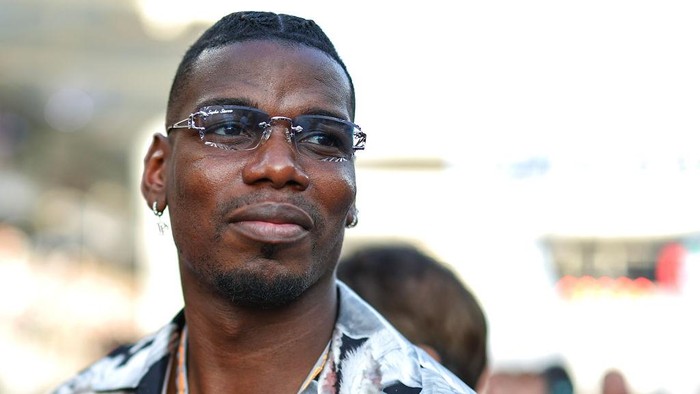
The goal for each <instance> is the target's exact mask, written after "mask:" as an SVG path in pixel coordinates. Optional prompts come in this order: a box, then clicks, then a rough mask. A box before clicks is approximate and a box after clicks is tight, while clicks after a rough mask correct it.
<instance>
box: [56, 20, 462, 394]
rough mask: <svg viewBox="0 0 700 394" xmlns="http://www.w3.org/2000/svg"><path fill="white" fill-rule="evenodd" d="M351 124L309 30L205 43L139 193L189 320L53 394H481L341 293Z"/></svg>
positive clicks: (230, 23)
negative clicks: (161, 236) (171, 252)
mask: <svg viewBox="0 0 700 394" xmlns="http://www.w3.org/2000/svg"><path fill="white" fill-rule="evenodd" d="M354 112H355V94H354V87H353V84H352V80H351V78H350V75H349V73H348V71H347V69H346V67H345V65H344V63H343V62H342V61H341V59H340V57H339V55H338V54H337V52H336V50H335V48H334V46H333V44H332V43H331V41H330V40H329V39H328V37H327V36H326V35H325V33H324V32H323V31H322V30H321V28H320V27H319V26H318V25H317V24H316V23H315V22H313V21H311V20H306V19H303V18H299V17H296V16H290V15H283V14H274V13H268V12H238V13H233V14H230V15H227V16H225V17H224V18H222V19H221V20H219V21H218V22H217V23H215V24H214V25H213V26H212V27H210V28H209V29H208V30H207V31H205V32H204V33H203V34H202V35H201V36H200V38H199V39H198V40H197V41H196V42H195V43H194V44H193V45H192V46H191V47H190V49H189V50H188V51H187V52H186V54H185V55H184V57H183V59H182V62H181V63H180V66H179V68H178V71H177V73H176V76H175V79H174V82H173V85H172V88H171V93H170V99H169V102H168V108H167V115H166V117H167V119H166V130H167V136H166V135H162V134H156V135H155V136H154V137H153V140H152V143H151V146H150V148H149V150H148V152H147V154H146V158H145V161H144V164H145V165H144V171H143V177H142V184H141V190H142V194H143V196H144V198H145V200H146V203H147V205H148V207H149V209H152V210H153V213H154V214H155V216H156V217H157V219H156V220H158V219H160V216H161V215H162V214H163V211H164V210H165V209H166V207H168V212H169V217H170V223H171V227H172V229H171V231H172V236H173V238H174V241H175V245H176V248H177V253H178V260H179V261H178V263H179V269H180V277H181V285H182V290H183V296H184V300H185V307H184V309H183V310H182V311H181V313H179V314H178V315H177V316H176V317H175V318H174V319H173V320H172V322H170V323H169V324H168V325H166V326H165V327H163V328H162V329H161V330H160V331H157V332H155V333H154V334H152V335H150V336H148V337H146V338H143V339H142V340H140V341H139V342H137V343H136V344H134V345H133V346H128V345H127V346H124V347H120V348H118V349H116V350H114V351H113V352H112V353H110V354H109V355H108V356H107V357H105V358H103V359H101V360H99V361H97V362H96V363H95V364H93V365H92V366H90V367H88V368H87V369H85V370H84V371H82V372H81V373H79V374H78V375H77V376H75V377H73V378H72V379H70V380H68V381H67V382H66V383H65V384H63V385H61V386H60V387H58V389H57V390H56V393H58V394H65V393H88V392H138V393H145V392H148V393H166V392H167V393H175V392H177V393H187V392H189V390H191V391H192V392H196V393H224V392H236V393H261V392H265V393H297V392H298V393H336V392H339V393H360V392H362V393H370V392H371V393H375V392H376V393H378V392H391V393H415V392H420V391H424V392H429V393H473V391H472V390H471V389H470V388H469V387H467V385H466V384H464V383H463V382H462V381H461V380H459V378H457V377H456V376H455V375H454V374H453V373H451V372H450V371H449V370H448V369H446V368H445V367H444V366H442V365H441V364H439V363H438V362H436V361H435V360H433V359H431V358H430V357H429V356H428V355H427V354H426V353H425V352H423V351H421V350H420V349H419V348H418V347H416V346H414V345H412V344H411V343H409V342H408V341H406V339H405V338H404V337H403V336H401V335H400V334H399V333H398V332H397V331H396V330H395V329H394V328H393V327H392V326H391V325H389V324H388V323H387V322H386V321H385V320H384V319H382V318H380V316H379V315H378V313H377V312H376V311H374V309H372V308H371V307H370V306H368V305H367V304H366V303H364V302H363V301H361V300H360V299H359V298H358V297H357V295H356V294H355V293H354V292H352V291H351V290H349V289H348V288H347V286H346V285H344V284H343V283H341V282H339V281H337V279H336V267H337V264H338V259H339V256H340V252H341V248H342V245H343V240H344V235H345V229H346V228H349V227H353V226H354V225H355V224H356V222H357V211H356V210H355V195H356V186H357V185H356V180H355V164H354V157H355V156H354V154H355V151H356V150H359V149H363V148H364V142H365V134H364V133H363V132H362V131H361V130H360V128H359V126H357V125H356V124H354V123H353V119H354V115H355V114H354ZM158 225H159V228H160V229H161V230H162V231H164V230H165V227H166V226H165V224H164V223H162V222H158Z"/></svg>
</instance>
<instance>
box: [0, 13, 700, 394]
mask: <svg viewBox="0 0 700 394" xmlns="http://www.w3.org/2000/svg"><path fill="white" fill-rule="evenodd" d="M243 9H261V10H272V11H277V12H286V13H292V14H299V15H301V16H305V17H309V18H312V19H315V20H316V21H317V22H318V23H319V24H320V25H321V26H322V27H323V28H324V29H325V30H326V32H327V33H328V35H329V36H330V37H331V39H332V40H333V41H334V42H335V44H336V46H337V49H338V51H339V53H340V54H341V56H342V57H343V59H344V60H345V62H346V64H347V66H348V69H349V70H350V73H351V74H352V75H353V78H354V81H355V85H356V87H357V100H358V106H357V116H356V119H355V120H356V122H357V123H358V124H360V125H362V127H363V129H364V130H365V131H366V132H367V133H368V136H369V138H368V148H367V151H365V152H361V153H360V154H359V155H358V159H357V168H358V171H357V177H358V186H359V195H358V204H357V205H358V208H359V211H360V222H359V225H358V226H357V227H356V228H355V229H352V230H349V231H348V233H347V243H346V249H345V251H349V250H352V249H354V248H358V247H362V246H363V245H366V244H367V243H377V242H390V241H401V242H411V243H414V244H416V245H417V246H419V247H420V248H422V249H423V250H425V251H426V252H428V253H430V254H432V255H434V256H435V257H437V258H438V259H440V260H441V261H443V262H445V263H447V264H449V265H450V266H451V267H452V268H453V269H454V270H455V271H456V272H458V273H459V275H460V277H462V278H463V279H464V281H465V283H466V284H467V285H468V286H469V287H470V288H471V289H472V290H473V292H474V293H475V294H476V295H477V296H478V297H479V300H480V301H481V303H482V306H483V307H484V309H485V311H486V314H487V317H488V320H489V325H490V344H489V352H490V357H491V362H492V364H491V368H492V370H494V371H516V372H517V371H521V372H529V371H537V370H539V369H542V368H544V367H546V366H548V365H552V364H558V365H563V366H564V367H565V368H566V369H567V370H568V371H569V373H570V374H571V377H572V378H573V380H574V384H575V386H576V389H577V392H578V393H598V392H600V391H599V387H600V382H601V379H602V376H603V374H604V372H605V371H607V370H610V369H616V370H619V371H621V372H622V373H623V374H624V375H625V378H626V379H627V380H628V383H629V385H630V387H631V388H632V391H633V392H635V393H673V394H683V393H695V394H697V393H700V374H699V373H698V370H697V357H698V354H700V323H699V322H698V319H697V318H696V315H697V313H698V312H697V311H698V310H700V203H699V202H700V148H699V147H700V143H699V142H700V127H699V126H700V116H699V115H700V72H698V70H700V51H699V50H698V48H700V24H699V23H698V20H700V5H698V3H696V2H693V1H667V2H652V1H620V0H606V1H602V0H593V1H586V2H562V1H554V0H552V1H545V0H534V1H523V2H521V1H491V2H467V3H465V2H453V1H447V0H445V1H442V0H436V1H431V2H400V3H394V2H385V3H378V2H369V1H367V2H364V1H357V2H345V3H337V4H335V3H330V2H322V1H304V2H284V1H263V0H260V1H219V2H217V1H211V0H199V1H196V2H177V1H165V0H163V1H159V0H130V1H127V0H102V1H91V0H0V393H12V394H16V393H32V394H33V393H42V392H46V391H48V390H49V389H50V388H52V387H54V386H55V385H56V384H57V383H58V382H60V381H61V380H63V379H65V378H67V377H68V376H70V375H71V374H73V373H74V372H76V371H77V370H78V369H80V368H82V367H84V366H86V365H87V364H88V363H90V362H91V361H93V360H95V359H96V358H98V357H99V356H101V355H103V354H104V353H105V352H107V351H108V350H109V349H111V348H112V347H113V346H114V345H115V344H118V343H122V342H124V341H129V340H133V339H134V338H137V337H138V336H140V335H142V334H144V333H146V332H149V331H152V330H155V329H156V328H158V327H159V326H160V325H162V324H164V323H165V322H166V321H167V320H168V319H170V318H171V317H172V316H173V315H174V314H175V313H176V312H177V311H178V309H179V308H180V307H181V304H182V299H181V295H180V289H179V281H178V274H177V268H176V260H175V253H174V248H173V245H172V241H171V240H170V237H169V235H168V234H166V235H165V236H160V235H159V234H158V231H157V227H156V220H155V218H154V217H153V215H152V214H151V213H150V211H149V209H148V207H147V206H146V204H145V202H143V201H142V199H141V197H140V194H139V191H138V183H139V174H140V170H141V159H142V157H143V154H144V152H145V148H146V146H147V144H148V142H149V139H150V136H151V135H152V134H153V133H155V132H159V131H161V130H163V117H164V110H165V104H166V99H167V94H168V90H169V84H170V82H171V78H172V76H173V74H174V72H175V69H176V67H177V64H178V61H179V59H180V57H181V56H182V54H183V53H184V51H185V50H186V48H187V47H188V45H189V44H191V43H192V42H193V40H194V39H195V38H196V37H197V36H198V35H199V34H200V33H201V32H202V31H203V30H204V29H205V28H206V26H207V25H208V24H210V23H212V22H213V21H214V20H216V19H218V18H219V17H220V16H222V15H224V14H226V13H228V12H230V11H236V10H243Z"/></svg>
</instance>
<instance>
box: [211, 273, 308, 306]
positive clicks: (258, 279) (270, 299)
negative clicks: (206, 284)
mask: <svg viewBox="0 0 700 394" xmlns="http://www.w3.org/2000/svg"><path fill="white" fill-rule="evenodd" d="M213 284H214V287H215V289H216V291H217V292H218V293H219V294H220V295H221V296H222V297H224V298H225V299H228V300H230V301H231V302H232V303H233V304H234V305H236V306H241V307H255V308H257V309H274V308H279V307H283V306H286V305H289V304H291V303H293V302H294V301H296V300H297V299H298V298H299V297H300V296H301V295H302V294H303V293H304V291H306V290H307V289H308V288H309V287H310V286H311V285H312V278H311V277H310V276H308V275H290V274H287V275H281V274H280V275H274V276H270V275H263V274H261V273H259V272H249V271H246V272H225V273H224V272H218V273H216V274H215V275H214V277H213Z"/></svg>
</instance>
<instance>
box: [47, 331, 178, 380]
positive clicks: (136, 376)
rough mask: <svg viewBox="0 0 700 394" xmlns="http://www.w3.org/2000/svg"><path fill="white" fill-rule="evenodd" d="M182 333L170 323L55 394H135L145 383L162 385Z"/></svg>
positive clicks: (94, 367)
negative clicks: (102, 393)
mask: <svg viewBox="0 0 700 394" xmlns="http://www.w3.org/2000/svg"><path fill="white" fill-rule="evenodd" d="M178 332H179V331H178V327H177V325H176V324H175V323H170V324H168V325H167V326H165V327H163V328H162V329H160V330H159V331H157V332H155V333H154V334H151V335H149V336H146V337H144V338H143V339H141V340H139V341H138V342H136V343H134V344H133V345H125V346H121V347H119V348H117V349H115V350H114V351H112V352H111V353H110V354H108V355H107V356H105V357H104V358H102V359H100V360H98V361H97V362H95V363H94V364H92V365H90V366H89V367H87V368H85V369H84V370H82V371H81V372H79V373H78V374H77V375H75V376H73V377H72V378H70V379H69V380H67V381H66V382H64V383H63V384H61V385H60V386H59V387H58V388H56V389H55V390H54V391H53V392H52V394H87V393H99V392H110V393H113V392H116V393H119V392H131V391H133V390H135V389H136V388H137V387H139V386H140V385H142V384H143V383H144V381H147V383H149V384H156V385H160V384H161V383H162V381H163V378H164V376H165V375H164V373H165V371H166V370H167V363H168V360H169V355H170V352H171V350H172V348H173V342H175V341H176V339H177V335H178ZM161 375H162V376H161ZM147 378H150V379H147Z"/></svg>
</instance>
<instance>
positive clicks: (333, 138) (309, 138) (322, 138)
mask: <svg viewBox="0 0 700 394" xmlns="http://www.w3.org/2000/svg"><path fill="white" fill-rule="evenodd" d="M299 142H300V143H302V144H314V145H321V146H327V147H337V148H340V147H341V146H342V145H343V142H342V141H341V139H339V138H338V136H337V134H332V133H326V132H323V131H312V132H309V133H304V137H303V138H302V139H301V140H300V141H299Z"/></svg>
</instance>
